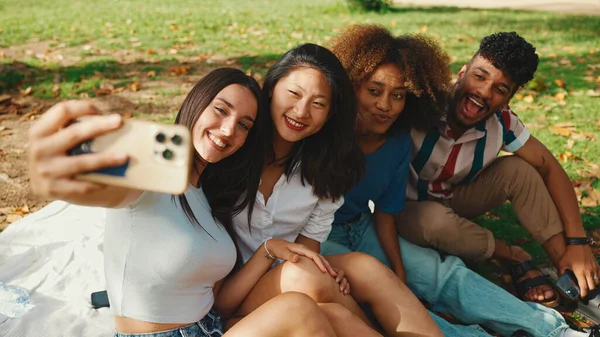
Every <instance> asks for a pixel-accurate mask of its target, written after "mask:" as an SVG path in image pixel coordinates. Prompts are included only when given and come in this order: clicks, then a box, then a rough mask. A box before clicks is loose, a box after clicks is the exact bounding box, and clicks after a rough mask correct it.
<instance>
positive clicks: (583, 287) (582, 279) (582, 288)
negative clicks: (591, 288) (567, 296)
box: [573, 268, 588, 297]
mask: <svg viewBox="0 0 600 337" xmlns="http://www.w3.org/2000/svg"><path fill="white" fill-rule="evenodd" d="M573 273H574V274H575V277H576V278H577V283H578V284H579V292H580V294H581V297H585V296H586V295H587V292H588V280H587V277H586V275H585V274H584V273H583V271H582V270H580V269H579V268H578V269H577V270H573Z"/></svg>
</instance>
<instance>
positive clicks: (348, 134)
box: [262, 43, 364, 200]
mask: <svg viewBox="0 0 600 337" xmlns="http://www.w3.org/2000/svg"><path fill="white" fill-rule="evenodd" d="M299 68H313V69H316V70H319V71H321V72H322V73H323V74H324V75H325V77H326V78H327V81H328V83H329V86H330V88H331V105H330V108H329V116H328V119H327V122H326V123H325V125H324V126H323V128H322V129H321V130H319V131H318V132H317V133H315V134H313V135H311V136H309V137H306V138H304V139H302V140H300V141H298V142H296V143H295V144H294V146H293V148H292V151H291V152H290V154H289V155H288V156H287V158H286V161H285V174H286V176H287V177H288V178H289V177H291V175H292V174H293V173H294V170H296V169H299V170H300V174H301V179H302V183H305V181H306V182H308V183H309V184H311V185H312V189H313V193H314V194H315V195H316V196H318V197H319V198H331V199H333V200H337V199H339V198H340V197H342V196H343V195H344V194H345V193H346V192H348V191H349V190H350V189H351V188H352V187H353V186H354V184H355V183H357V182H358V181H359V180H360V178H362V175H363V173H364V157H363V154H362V152H361V151H360V148H359V147H358V143H357V141H356V136H355V133H354V125H355V124H354V123H355V121H356V111H357V104H356V95H355V93H354V90H353V87H352V83H351V82H350V79H349V78H348V75H347V73H346V71H345V70H344V67H343V66H342V64H341V63H340V61H339V60H338V59H337V57H336V56H335V55H334V54H333V53H332V52H331V51H329V50H328V49H327V48H325V47H321V46H319V45H316V44H312V43H307V44H303V45H300V46H297V47H295V48H293V49H291V50H289V51H288V52H286V53H285V54H284V55H283V56H282V57H281V59H279V61H277V62H276V63H275V64H274V65H273V66H272V67H271V68H270V69H269V71H268V72H267V75H266V76H265V82H264V86H263V90H262V97H263V99H264V100H265V102H270V95H271V93H272V92H273V89H274V88H275V86H276V85H277V83H278V82H279V80H281V79H282V78H284V77H285V76H287V75H289V74H290V73H291V72H292V71H294V70H296V69H299ZM266 110H267V111H268V113H266V114H265V115H267V116H268V118H269V122H270V123H269V127H270V128H271V130H270V132H268V133H266V134H265V135H266V138H267V139H266V142H265V143H266V144H270V145H271V148H270V150H269V151H268V152H267V157H266V160H267V163H273V162H274V161H275V160H276V158H275V153H274V149H273V147H272V144H273V136H274V132H276V131H275V130H274V124H273V120H272V117H271V111H270V106H269V105H266Z"/></svg>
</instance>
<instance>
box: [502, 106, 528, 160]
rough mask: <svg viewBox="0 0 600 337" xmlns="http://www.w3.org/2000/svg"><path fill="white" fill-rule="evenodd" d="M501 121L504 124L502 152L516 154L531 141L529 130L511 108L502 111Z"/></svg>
mask: <svg viewBox="0 0 600 337" xmlns="http://www.w3.org/2000/svg"><path fill="white" fill-rule="evenodd" d="M499 119H500V123H501V124H502V144H503V146H502V150H503V151H506V152H516V151H517V150H519V149H520V148H521V147H522V146H523V145H525V142H527V140H528V139H529V136H530V135H531V134H530V133H529V130H528V129H527V127H525V125H524V124H523V122H521V120H520V119H519V117H518V116H517V115H516V114H515V113H514V112H512V111H511V110H510V108H506V109H504V110H502V111H500V115H499Z"/></svg>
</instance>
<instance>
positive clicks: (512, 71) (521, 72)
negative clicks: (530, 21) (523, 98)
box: [473, 32, 539, 94]
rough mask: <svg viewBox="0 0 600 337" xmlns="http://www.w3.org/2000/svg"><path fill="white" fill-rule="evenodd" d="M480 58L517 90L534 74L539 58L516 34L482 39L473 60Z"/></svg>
mask: <svg viewBox="0 0 600 337" xmlns="http://www.w3.org/2000/svg"><path fill="white" fill-rule="evenodd" d="M477 56H481V57H483V58H485V59H486V60H488V61H490V63H491V64H492V65H493V66H494V67H496V68H498V69H500V70H501V71H502V72H503V73H504V75H506V76H507V77H509V78H510V79H511V80H512V81H513V82H515V84H516V87H515V89H514V90H513V94H514V93H515V92H516V91H517V89H518V88H519V87H521V86H523V85H524V84H525V83H527V82H529V81H530V80H531V79H532V78H533V75H534V74H535V72H536V70H537V67H538V62H539V58H538V55H537V54H536V53H535V47H534V46H532V45H531V43H529V42H527V41H525V39H524V38H522V37H521V36H519V34H517V33H516V32H500V33H496V34H492V35H489V36H486V37H484V38H483V39H482V40H481V44H480V45H479V50H478V51H477V53H475V55H474V56H473V58H475V57H477Z"/></svg>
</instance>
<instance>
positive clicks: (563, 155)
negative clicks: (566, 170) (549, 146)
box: [558, 153, 569, 163]
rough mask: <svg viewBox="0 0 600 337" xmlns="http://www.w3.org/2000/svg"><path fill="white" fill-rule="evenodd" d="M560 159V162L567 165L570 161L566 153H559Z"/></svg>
mask: <svg viewBox="0 0 600 337" xmlns="http://www.w3.org/2000/svg"><path fill="white" fill-rule="evenodd" d="M558 159H560V161H562V162H563V163H566V162H567V161H569V158H568V157H567V155H566V154H564V153H559V154H558Z"/></svg>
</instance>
